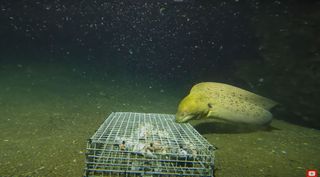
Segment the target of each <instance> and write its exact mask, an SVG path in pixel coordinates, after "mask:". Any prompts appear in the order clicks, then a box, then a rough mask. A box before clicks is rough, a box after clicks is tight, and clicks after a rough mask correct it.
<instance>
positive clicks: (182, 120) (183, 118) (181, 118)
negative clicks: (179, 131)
mask: <svg viewBox="0 0 320 177" xmlns="http://www.w3.org/2000/svg"><path fill="white" fill-rule="evenodd" d="M193 117H194V115H187V116H178V115H177V116H176V122H178V123H186V122H188V121H189V120H190V119H192V118H193Z"/></svg>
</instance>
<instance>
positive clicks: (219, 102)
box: [176, 82, 277, 125]
mask: <svg viewBox="0 0 320 177" xmlns="http://www.w3.org/2000/svg"><path fill="white" fill-rule="evenodd" d="M276 104H277V103H276V102H274V101H272V100H270V99H268V98H265V97H262V96H259V95H257V94H254V93H252V92H249V91H246V90H243V89H241V88H238V87H234V86H231V85H228V84H223V83H216V82H202V83H199V84H197V85H195V86H193V87H192V89H191V91H190V93H189V95H188V96H186V97H185V98H184V99H183V100H182V101H181V102H180V104H179V106H178V111H177V114H176V122H180V123H182V122H187V121H189V120H191V119H195V118H197V119H203V118H219V119H222V120H225V121H231V122H239V123H247V124H256V125H263V124H267V123H270V122H271V119H272V114H271V113H270V112H269V109H271V108H272V107H274V106H275V105H276Z"/></svg>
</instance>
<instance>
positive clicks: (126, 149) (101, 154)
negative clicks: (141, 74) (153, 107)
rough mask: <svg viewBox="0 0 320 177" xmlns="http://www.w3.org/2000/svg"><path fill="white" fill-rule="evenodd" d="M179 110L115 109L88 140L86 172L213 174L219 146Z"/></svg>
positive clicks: (96, 174)
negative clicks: (177, 118)
mask: <svg viewBox="0 0 320 177" xmlns="http://www.w3.org/2000/svg"><path fill="white" fill-rule="evenodd" d="M174 118H175V117H174V115H170V114H153V113H132V112H115V113H112V114H110V115H109V117H108V118H107V119H106V120H105V121H104V123H103V124H102V125H101V126H100V128H99V129H98V130H97V131H96V132H95V134H94V135H93V136H92V137H91V138H90V139H89V140H88V143H87V151H86V162H85V164H86V166H85V173H84V175H85V176H202V177H204V176H208V177H209V176H210V177H212V176H213V169H214V150H215V148H214V146H213V145H211V144H209V142H208V141H207V140H206V139H205V138H203V137H202V136H201V135H200V134H199V133H198V132H197V131H196V130H195V129H194V128H193V127H192V126H191V125H190V124H188V123H184V124H178V123H176V122H175V121H174Z"/></svg>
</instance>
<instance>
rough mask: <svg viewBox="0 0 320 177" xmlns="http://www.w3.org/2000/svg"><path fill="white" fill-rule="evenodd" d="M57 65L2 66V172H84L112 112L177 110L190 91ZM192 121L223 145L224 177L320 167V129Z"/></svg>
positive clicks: (219, 171) (292, 176) (219, 166)
mask: <svg viewBox="0 0 320 177" xmlns="http://www.w3.org/2000/svg"><path fill="white" fill-rule="evenodd" d="M50 68H55V69H51V70H50V69H48V68H46V66H26V65H2V66H1V70H0V72H1V73H0V74H1V77H0V112H1V116H0V121H1V124H0V130H1V133H0V149H1V153H0V176H53V177H56V176H70V177H71V176H82V175H83V169H84V159H85V154H84V153H85V148H86V141H87V139H88V138H90V137H91V136H92V134H93V133H94V131H95V130H96V129H97V128H98V127H99V126H100V124H101V123H102V122H103V121H104V119H105V118H106V116H107V115H109V114H110V113H111V112H112V111H131V112H154V113H175V111H176V106H177V103H178V101H179V99H180V98H181V96H182V95H183V94H182V93H179V94H177V93H176V90H175V89H174V88H171V89H170V88H169V89H167V87H166V85H165V84H159V83H158V84H152V85H151V84H150V82H147V81H146V80H141V82H140V81H139V80H135V81H133V80H131V81H130V82H129V81H127V80H126V79H125V78H112V79H106V80H104V81H102V80H98V79H95V78H93V77H89V76H84V75H83V73H82V72H78V70H77V69H74V68H72V67H70V68H67V69H63V70H57V68H56V67H50ZM81 73H82V74H81ZM92 78H93V79H92ZM184 92H187V91H184ZM191 123H192V124H193V125H194V127H195V128H196V129H197V130H198V131H199V132H200V133H201V134H202V135H203V136H204V137H205V138H207V140H208V141H209V142H210V143H211V144H213V145H215V146H216V147H218V150H217V151H216V153H215V155H216V159H215V164H216V171H215V175H216V176H217V177H251V176H252V177H256V176H266V177H278V176H288V177H301V176H305V174H306V170H307V169H317V170H319V167H320V155H319V153H320V131H319V130H315V129H310V128H306V127H302V126H299V125H293V124H290V123H287V122H284V121H280V120H277V119H275V120H274V121H273V122H272V124H271V127H272V128H271V129H270V130H247V129H237V128H235V127H232V126H227V127H224V126H222V127H221V126H220V127H219V126H217V125H216V124H215V123H214V122H212V121H206V122H204V121H200V122H199V121H198V122H191Z"/></svg>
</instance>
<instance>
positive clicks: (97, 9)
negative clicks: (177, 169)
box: [0, 0, 320, 177]
mask: <svg viewBox="0 0 320 177" xmlns="http://www.w3.org/2000/svg"><path fill="white" fill-rule="evenodd" d="M319 9H320V3H319V2H318V1H316V0H314V1H312V0H310V1H302V0H291V1H290V0H288V1H277V0H276V1H259V0H233V1H202V0H200V1H197V0H166V1H145V0H141V1H139V0H136V1H132V0H131V1H129V0H128V1H106V0H105V1H102V0H95V1H85V0H82V1H75V2H67V1H60V0H54V1H36V0H30V1H9V0H3V1H1V2H0V113H1V114H0V122H1V123H0V130H1V133H0V150H1V153H0V176H81V175H82V174H83V168H84V161H85V154H84V153H85V148H86V141H87V139H88V138H90V137H91V136H92V134H93V133H94V132H95V130H96V129H97V128H98V127H99V126H100V124H101V123H102V122H103V121H104V120H105V118H106V116H107V115H109V114H110V113H111V112H116V111H130V112H153V113H170V114H174V113H175V112H176V110H177V105H178V103H179V101H180V100H181V99H182V98H183V97H184V96H185V95H187V94H188V92H189V90H190V89H191V87H192V86H193V85H194V84H196V83H199V82H204V81H211V82H223V83H228V84H231V85H234V86H237V87H241V88H244V89H246V90H249V91H251V92H254V93H257V94H259V95H262V96H265V97H268V98H271V99H273V100H275V101H277V102H279V103H280V104H279V106H277V107H276V108H275V109H274V110H272V112H273V115H274V120H273V122H272V124H271V127H272V129H271V130H251V129H237V128H236V127H233V126H231V127H229V126H228V127H217V126H215V124H214V123H213V122H211V120H207V121H192V122H191V123H192V125H194V127H195V128H196V129H197V130H198V131H199V132H200V133H201V134H202V135H203V136H204V137H206V138H207V140H208V141H209V142H210V143H211V144H214V145H215V146H217V147H218V150H217V152H216V172H215V175H216V176H218V177H219V176H226V177H228V176H230V177H232V176H239V177H243V176H246V177H249V176H270V177H271V176H274V177H276V176H290V177H295V176H297V177H298V176H305V174H306V170H307V169H317V170H319V167H320V155H319V153H320V130H319V129H320V115H319V105H320V92H319V88H320V55H319V52H320V51H319V50H320V10H319Z"/></svg>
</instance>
